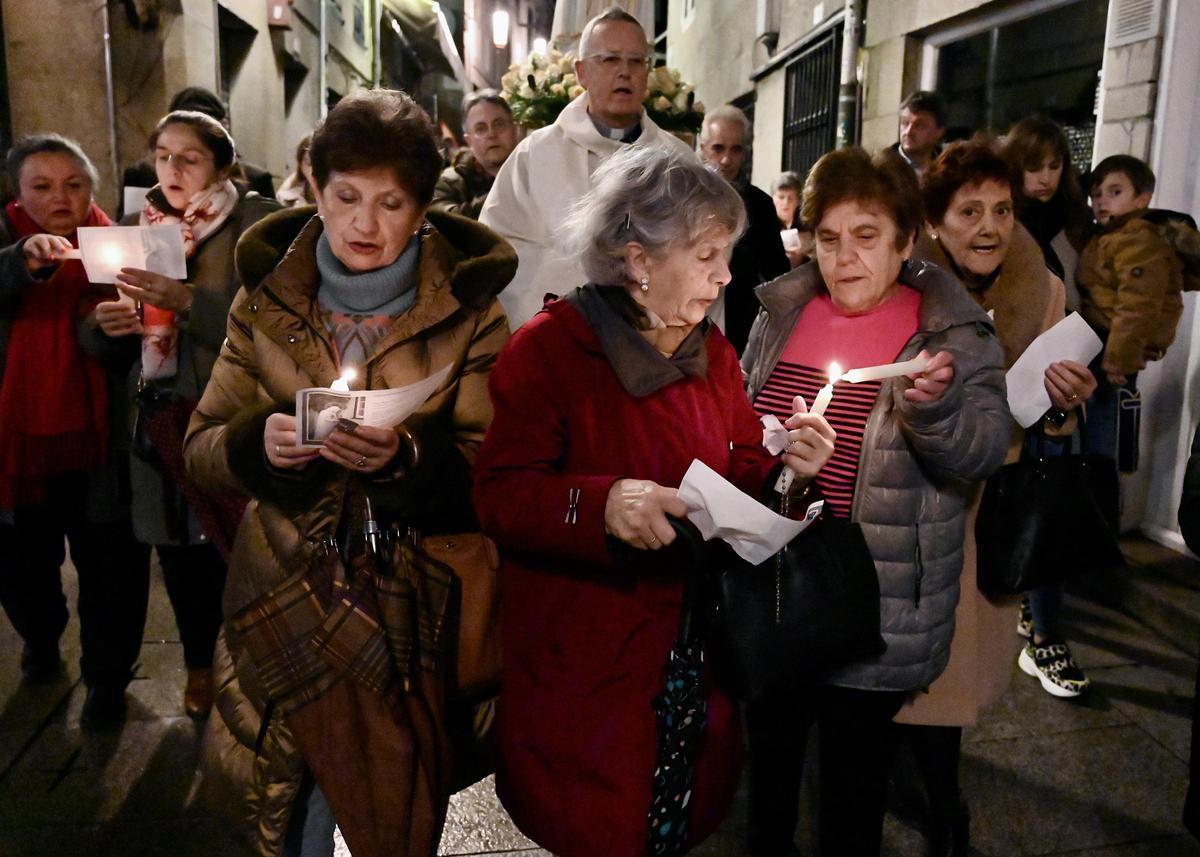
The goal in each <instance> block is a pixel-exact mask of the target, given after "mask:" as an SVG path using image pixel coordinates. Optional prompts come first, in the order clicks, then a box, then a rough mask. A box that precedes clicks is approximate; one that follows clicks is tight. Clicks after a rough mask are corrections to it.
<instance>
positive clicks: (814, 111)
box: [783, 26, 842, 176]
mask: <svg viewBox="0 0 1200 857" xmlns="http://www.w3.org/2000/svg"><path fill="white" fill-rule="evenodd" d="M841 56H842V28H841V27H840V26H837V27H832V28H830V29H829V30H828V31H826V32H825V33H822V34H821V35H820V36H819V37H818V38H817V39H816V40H815V41H814V42H813V43H812V44H811V45H809V46H808V47H807V48H805V49H804V51H803V52H802V53H801V54H800V55H799V56H798V57H797V58H796V59H795V60H793V61H792V62H791V63H790V64H789V65H788V67H787V80H786V83H785V87H786V88H785V95H784V99H785V100H784V114H783V117H784V118H783V169H784V170H794V171H795V172H797V173H799V174H800V175H802V176H803V175H807V174H808V171H809V169H811V168H812V165H813V164H814V163H816V161H817V159H818V158H820V157H821V155H823V154H825V153H826V152H828V151H830V150H831V149H833V147H834V142H835V140H836V135H837V107H838V84H839V72H840V68H841Z"/></svg>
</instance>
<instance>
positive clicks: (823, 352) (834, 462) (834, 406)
mask: <svg viewBox="0 0 1200 857" xmlns="http://www.w3.org/2000/svg"><path fill="white" fill-rule="evenodd" d="M920 306H921V295H920V293H919V292H916V291H914V290H912V289H910V288H908V287H907V286H901V287H900V289H899V291H898V292H897V293H896V294H895V295H894V296H892V297H891V298H889V299H888V300H887V301H886V302H885V303H883V304H881V305H880V306H878V307H875V308H874V309H872V310H868V311H867V312H864V313H858V314H855V315H849V314H847V313H844V312H842V311H841V310H839V309H838V308H837V307H836V306H834V304H833V301H832V300H831V299H830V297H829V295H828V294H822V295H820V296H818V297H816V298H813V299H812V300H811V301H809V302H808V304H807V305H806V306H805V307H804V309H803V311H801V313H800V318H799V319H798V320H797V321H796V326H795V328H793V329H792V334H791V336H790V337H789V338H788V341H787V345H785V346H784V349H783V353H782V354H781V355H780V358H779V362H778V363H777V364H776V365H775V368H774V369H773V370H772V372H771V375H770V377H769V378H767V382H766V384H764V385H763V388H762V390H761V391H759V394H758V396H757V397H756V398H755V400H754V409H755V410H756V411H757V412H758V413H759V415H763V414H775V415H776V416H777V417H779V419H781V420H784V419H787V418H788V417H789V416H791V414H792V410H793V409H792V399H793V397H795V396H803V397H804V401H805V402H807V403H810V404H811V402H812V400H813V399H814V398H816V395H817V392H818V391H819V390H820V389H821V388H822V387H823V386H825V384H826V383H827V382H828V380H829V364H830V363H837V364H838V365H839V366H840V367H841V369H842V371H843V372H845V371H847V370H850V369H856V368H860V367H864V366H878V365H880V364H882V363H892V362H894V361H895V359H896V356H897V355H898V354H899V353H900V350H901V349H902V348H904V346H905V344H906V343H907V342H908V341H909V339H911V338H912V336H913V334H914V333H916V332H917V321H918V314H919V311H920ZM882 384H883V382H882V381H864V382H863V383H861V384H849V383H846V382H844V381H843V382H841V383H839V384H835V385H834V388H833V399H832V401H831V402H830V403H829V407H828V408H827V409H826V410H825V419H827V420H829V424H830V425H831V426H833V430H834V431H836V432H837V442H836V444H835V445H834V450H833V457H832V458H831V459H830V460H829V463H828V464H826V465H825V466H824V467H823V468H822V469H821V472H820V473H818V474H817V478H816V480H815V481H816V486H817V488H818V490H820V492H821V493H822V494H823V495H824V497H825V498H826V500H827V501H828V502H829V507H830V511H832V512H833V514H835V515H837V516H838V517H842V518H845V517H849V515H850V504H851V502H852V501H853V500H854V482H855V479H856V477H857V476H858V464H859V454H860V452H861V451H862V442H863V432H864V430H865V429H866V424H867V417H868V416H870V413H871V409H872V408H873V407H874V406H875V400H876V398H877V397H878V395H879V388H880V387H881V386H882Z"/></svg>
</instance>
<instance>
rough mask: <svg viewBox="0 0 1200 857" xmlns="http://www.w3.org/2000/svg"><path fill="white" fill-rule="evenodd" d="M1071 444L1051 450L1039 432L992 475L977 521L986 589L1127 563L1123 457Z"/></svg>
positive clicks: (1026, 586) (1017, 589)
mask: <svg viewBox="0 0 1200 857" xmlns="http://www.w3.org/2000/svg"><path fill="white" fill-rule="evenodd" d="M1081 429H1082V426H1081ZM1066 444H1067V448H1066V449H1065V450H1064V454H1063V455H1057V456H1047V455H1046V454H1045V441H1044V439H1042V438H1040V437H1039V438H1038V439H1037V440H1036V442H1035V443H1034V444H1033V446H1035V447H1036V449H1033V450H1030V449H1029V446H1028V445H1027V446H1026V450H1025V452H1023V454H1022V457H1021V460H1020V461H1016V462H1014V463H1012V464H1006V465H1004V466H1003V467H1001V468H1000V469H999V470H998V471H996V473H995V474H994V475H993V476H991V477H990V478H989V479H988V480H987V483H986V485H985V486H984V489H983V499H982V501H981V502H980V506H979V517H978V519H977V521H976V523H975V540H976V544H977V556H978V566H977V568H978V571H977V578H978V586H979V589H980V591H981V592H983V593H984V594H986V595H992V596H999V595H1016V594H1018V593H1021V592H1028V591H1029V590H1031V589H1038V588H1040V587H1043V586H1051V585H1056V584H1061V583H1062V582H1064V581H1065V580H1066V579H1067V578H1068V577H1070V576H1071V574H1073V573H1074V572H1075V571H1077V570H1079V569H1081V568H1113V567H1119V566H1122V565H1124V562H1125V560H1124V557H1123V556H1122V555H1121V549H1120V547H1119V546H1118V545H1117V537H1116V533H1117V508H1118V492H1119V490H1120V488H1119V483H1118V480H1117V467H1116V462H1115V461H1114V460H1113V459H1112V458H1109V457H1107V456H1102V455H1094V454H1073V453H1072V451H1071V442H1070V440H1069V439H1068V440H1067V442H1066ZM1084 447H1085V448H1086V447H1087V441H1086V439H1085V440H1084Z"/></svg>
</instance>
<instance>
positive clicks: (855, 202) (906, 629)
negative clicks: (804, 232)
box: [742, 148, 1011, 857]
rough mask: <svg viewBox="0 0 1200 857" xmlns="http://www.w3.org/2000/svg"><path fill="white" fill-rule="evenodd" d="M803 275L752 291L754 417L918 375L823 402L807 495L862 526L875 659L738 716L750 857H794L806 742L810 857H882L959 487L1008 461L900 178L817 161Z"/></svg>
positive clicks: (962, 506)
mask: <svg viewBox="0 0 1200 857" xmlns="http://www.w3.org/2000/svg"><path fill="white" fill-rule="evenodd" d="M802 212H803V217H804V219H805V221H807V222H809V223H811V224H812V226H813V229H814V231H815V233H816V239H817V243H816V261H815V263H813V262H810V263H808V264H806V265H803V266H801V267H799V268H797V269H796V270H794V271H792V272H791V273H790V274H786V275H784V276H783V277H780V278H779V279H777V280H775V281H773V282H771V283H768V284H766V285H764V286H760V287H759V288H758V290H757V295H758V298H759V300H760V301H761V303H762V305H763V311H762V313H760V315H759V318H758V320H757V321H756V322H755V326H754V331H753V332H752V333H751V336H750V344H749V345H748V346H747V349H746V353H745V354H744V355H743V357H742V369H743V370H744V371H745V373H746V375H747V379H748V391H749V394H750V397H751V400H752V401H753V403H754V407H755V409H756V410H758V411H759V413H761V414H768V413H770V414H776V415H780V414H786V413H787V412H788V410H789V405H790V403H791V402H792V400H793V398H794V397H795V396H797V395H799V396H803V397H804V398H805V399H806V400H809V401H811V400H812V398H813V396H814V395H815V394H816V393H817V391H818V390H819V389H820V388H821V387H822V386H824V385H825V383H826V382H827V381H828V380H830V375H831V374H832V373H833V372H835V369H833V368H832V364H834V363H836V364H838V366H839V367H840V369H841V370H847V369H851V368H858V367H867V366H876V365H880V364H887V363H892V362H894V361H903V360H910V359H914V358H917V357H923V358H927V359H928V362H927V364H926V365H925V368H924V370H923V371H919V372H914V373H912V374H911V375H910V376H907V377H898V378H888V379H884V380H882V381H866V382H862V383H856V384H851V383H847V382H841V383H838V384H836V385H835V387H834V393H833V399H832V401H831V402H830V404H829V406H828V408H827V409H826V411H825V415H826V418H827V419H828V420H829V423H830V425H831V426H832V427H833V428H834V430H835V431H836V432H837V443H836V446H835V448H834V452H833V457H832V458H831V459H830V460H829V463H828V464H826V465H825V467H824V468H822V470H821V471H820V472H819V473H818V474H817V475H816V477H815V478H814V480H813V482H812V485H813V488H814V490H815V491H816V492H819V493H820V494H821V495H823V496H824V498H825V500H826V512H828V513H832V514H834V515H836V516H839V517H845V518H849V519H851V520H852V521H854V522H856V523H858V524H860V525H861V527H862V530H863V535H864V536H865V537H866V541H867V545H868V547H869V548H870V551H871V555H872V556H873V557H874V559H875V563H876V567H877V570H878V573H879V589H880V594H881V604H880V614H881V631H882V634H883V637H884V640H885V641H886V642H887V650H886V652H884V654H882V655H880V656H879V657H877V658H874V659H871V660H867V661H862V662H859V663H856V664H852V665H850V666H848V667H845V668H842V669H839V670H837V671H836V672H834V673H832V674H830V675H828V676H827V677H826V678H825V679H824V681H823V682H822V683H820V684H819V685H817V686H814V687H811V688H808V689H806V690H805V692H803V693H802V694H799V695H798V696H797V697H795V698H792V699H784V700H772V701H769V702H764V703H755V704H752V705H750V706H748V708H747V713H746V716H747V732H748V736H749V743H750V824H749V838H750V841H749V846H750V847H749V851H750V853H751V854H753V855H755V857H766V855H770V856H771V857H777V855H784V854H788V853H789V852H790V849H791V848H792V839H793V836H794V835H795V827H796V821H797V806H798V802H799V791H800V777H801V770H802V768H803V762H804V758H803V757H804V745H805V739H806V737H807V734H808V729H809V727H810V726H811V725H812V724H813V723H814V722H815V723H816V724H818V727H819V729H818V734H819V742H820V755H821V766H820V767H821V811H820V825H819V827H820V829H819V839H820V843H821V853H824V854H837V855H854V856H855V857H863V855H871V854H877V853H878V852H879V847H880V839H881V835H882V827H883V812H884V799H885V795H886V783H887V773H888V770H889V761H890V749H891V729H892V725H891V721H892V718H893V717H894V716H895V714H896V712H897V711H899V710H900V706H901V705H902V704H903V702H904V700H905V698H906V697H907V696H908V694H910V693H911V692H912V691H914V690H916V689H917V688H921V687H924V686H926V685H928V684H929V683H930V682H932V681H933V680H934V679H935V678H937V676H938V675H939V674H940V673H941V671H942V670H943V669H944V668H945V666H946V660H947V657H948V649H949V644H950V638H951V635H952V632H953V628H954V608H955V605H956V604H957V602H958V597H959V586H958V578H959V574H960V572H961V571H962V563H963V556H962V551H961V545H962V541H963V537H964V529H965V525H966V512H967V505H968V502H969V498H970V496H971V489H970V486H971V485H972V484H973V483H978V482H979V481H980V480H981V479H983V478H984V477H986V476H988V475H989V474H990V473H991V472H992V471H993V470H995V469H996V468H997V467H998V466H999V465H1000V462H1001V459H1002V457H1003V455H1004V447H1005V444H1006V442H1007V439H1008V435H1009V426H1010V424H1011V417H1010V416H1009V413H1008V406H1007V403H1006V401H1005V396H1004V378H1003V374H1002V370H1001V364H1002V359H1003V358H1002V355H1001V352H1000V348H999V345H998V344H997V342H996V338H995V334H994V333H993V330H992V325H991V323H990V321H989V320H988V318H987V316H986V315H985V314H984V313H983V311H982V310H981V309H980V308H979V307H978V306H977V305H976V304H975V303H974V302H973V301H971V300H970V299H969V298H968V297H967V296H966V295H965V294H964V293H963V291H962V289H961V287H960V286H959V285H958V284H957V283H956V282H954V281H953V280H952V279H951V278H950V277H948V276H947V275H946V274H945V273H944V272H942V271H939V270H938V269H937V268H934V267H932V266H928V265H914V264H911V263H910V262H909V257H910V255H911V254H912V248H913V240H914V238H915V237H916V233H917V229H918V228H919V226H920V223H921V207H920V198H919V195H918V193H917V189H916V187H915V182H914V179H913V176H912V172H911V170H909V169H908V168H907V167H906V166H905V165H903V164H900V163H897V162H896V161H895V160H894V159H888V158H874V159H873V158H872V157H871V156H870V155H868V154H867V153H866V152H864V151H863V150H862V149H857V148H850V149H840V150H838V151H836V152H831V153H830V154H827V155H825V156H824V157H822V158H821V159H820V160H819V161H818V162H817V164H816V165H815V166H814V167H813V169H812V172H811V173H810V174H809V177H808V181H807V183H806V185H805V188H804V201H803V206H802Z"/></svg>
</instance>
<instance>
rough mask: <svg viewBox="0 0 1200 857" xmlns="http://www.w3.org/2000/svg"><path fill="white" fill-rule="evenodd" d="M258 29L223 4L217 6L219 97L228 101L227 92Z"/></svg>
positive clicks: (247, 53) (231, 87)
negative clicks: (219, 71)
mask: <svg viewBox="0 0 1200 857" xmlns="http://www.w3.org/2000/svg"><path fill="white" fill-rule="evenodd" d="M257 35H258V31H257V30H256V29H254V27H252V26H250V25H249V24H247V23H246V22H245V21H243V20H242V19H241V18H239V17H238V16H237V15H235V14H233V13H232V12H230V11H229V10H228V9H226V8H225V7H224V6H220V5H218V6H217V48H218V51H219V53H220V58H221V80H220V90H221V98H222V100H224V102H225V103H226V104H228V103H229V93H230V92H232V91H233V84H234V83H235V82H236V81H237V76H238V72H240V71H241V70H242V65H243V64H244V63H245V62H246V57H248V56H249V55H250V47H251V46H252V45H253V44H254V37H255V36H257Z"/></svg>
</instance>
